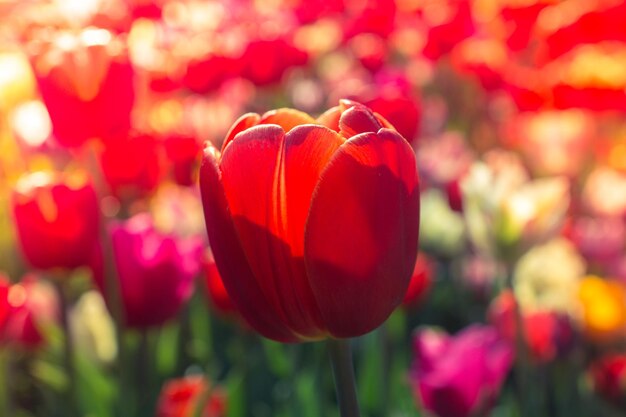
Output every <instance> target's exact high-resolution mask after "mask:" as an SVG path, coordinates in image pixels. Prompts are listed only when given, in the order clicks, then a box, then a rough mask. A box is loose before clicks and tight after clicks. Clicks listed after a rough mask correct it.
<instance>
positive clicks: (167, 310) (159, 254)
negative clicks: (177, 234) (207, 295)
mask: <svg viewBox="0 0 626 417" xmlns="http://www.w3.org/2000/svg"><path fill="white" fill-rule="evenodd" d="M111 241H112V244H113V253H114V255H115V265H116V268H117V273H118V276H119V288H120V293H121V301H122V305H123V310H124V318H125V322H126V324H127V325H128V326H130V327H136V328H145V327H150V326H158V325H161V324H163V323H165V322H166V321H167V320H169V319H171V318H173V317H174V316H175V315H176V314H178V312H179V311H180V309H181V307H182V305H183V304H184V303H185V302H187V300H188V299H189V297H191V294H192V291H193V279H194V277H195V276H196V274H197V273H198V272H199V268H200V265H199V260H200V255H201V249H202V248H201V246H200V244H199V241H198V240H193V239H190V240H186V241H183V240H179V239H175V238H174V237H172V236H166V235H163V234H161V233H159V232H158V231H156V230H155V229H154V227H153V224H152V219H151V218H150V217H149V216H148V215H147V214H140V215H136V216H135V217H132V218H131V219H130V220H128V221H126V222H125V223H122V224H115V225H113V227H112V231H111ZM97 279H98V280H99V281H100V282H99V283H98V284H99V285H100V287H101V288H104V283H103V282H102V278H101V277H98V278H97Z"/></svg>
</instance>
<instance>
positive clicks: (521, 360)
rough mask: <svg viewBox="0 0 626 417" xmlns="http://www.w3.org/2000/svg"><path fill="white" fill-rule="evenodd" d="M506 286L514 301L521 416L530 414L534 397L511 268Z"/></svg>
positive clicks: (516, 366)
mask: <svg viewBox="0 0 626 417" xmlns="http://www.w3.org/2000/svg"><path fill="white" fill-rule="evenodd" d="M506 287H507V289H508V290H509V291H511V295H512V296H513V299H514V300H515V302H514V303H513V315H514V317H515V351H516V354H515V375H516V383H517V394H518V402H519V406H520V411H521V413H522V416H526V415H532V410H533V408H534V407H533V406H532V403H533V402H534V399H533V398H532V397H531V396H530V395H529V392H528V389H529V388H530V384H532V381H530V378H529V372H530V370H531V368H530V367H531V363H530V352H529V349H528V344H527V343H526V336H525V334H524V333H525V329H524V317H523V314H522V309H521V307H520V305H519V302H518V300H517V297H516V296H515V290H514V288H513V275H512V268H507V277H506Z"/></svg>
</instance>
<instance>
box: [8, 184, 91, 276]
mask: <svg viewBox="0 0 626 417" xmlns="http://www.w3.org/2000/svg"><path fill="white" fill-rule="evenodd" d="M13 218H14V222H15V226H16V230H17V236H18V238H19V241H20V244H21V248H22V253H23V254H24V256H25V257H26V260H27V261H28V262H29V263H30V264H31V265H32V266H34V267H35V268H39V269H51V268H76V267H79V266H83V265H87V264H89V261H90V259H91V256H92V255H93V252H94V250H95V248H96V245H97V243H98V236H99V223H100V211H99V208H98V199H97V197H96V192H95V190H94V188H93V186H92V184H91V183H90V182H89V181H87V180H86V177H85V176H84V175H74V176H70V175H67V176H62V175H61V174H57V175H54V174H48V173H44V172H36V173H32V174H29V175H27V176H25V177H23V178H22V179H20V181H18V183H17V185H16V186H15V189H14V192H13Z"/></svg>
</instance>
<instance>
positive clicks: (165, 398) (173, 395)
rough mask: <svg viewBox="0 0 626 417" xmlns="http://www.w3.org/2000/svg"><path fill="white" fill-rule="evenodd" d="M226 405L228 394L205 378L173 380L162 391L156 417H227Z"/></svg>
mask: <svg viewBox="0 0 626 417" xmlns="http://www.w3.org/2000/svg"><path fill="white" fill-rule="evenodd" d="M207 394H208V397H206V399H205V396H206V395H207ZM202 401H205V403H204V404H202ZM226 403H227V398H226V393H225V392H224V391H223V390H222V389H221V388H219V387H212V386H211V385H210V383H209V381H207V380H206V379H205V378H204V377H203V376H190V377H186V378H180V379H173V380H170V381H169V382H167V383H166V384H165V385H164V386H163V389H162V390H161V394H160V396H159V401H158V403H157V410H156V417H195V416H197V417H225V416H226ZM200 407H202V409H201V410H199V408H200ZM198 412H199V413H198Z"/></svg>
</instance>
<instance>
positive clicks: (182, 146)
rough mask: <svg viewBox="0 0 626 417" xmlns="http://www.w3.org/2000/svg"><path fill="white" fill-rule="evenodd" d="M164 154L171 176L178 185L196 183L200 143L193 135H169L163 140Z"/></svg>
mask: <svg viewBox="0 0 626 417" xmlns="http://www.w3.org/2000/svg"><path fill="white" fill-rule="evenodd" d="M164 145H165V155H166V156H167V159H168V162H169V163H170V164H171V170H172V176H173V178H174V181H175V182H176V184H178V185H183V186H191V185H194V184H196V183H197V182H196V180H197V178H196V173H197V171H196V170H197V168H198V165H199V159H200V153H201V152H200V151H201V148H200V144H199V143H198V141H197V140H196V138H195V137H194V136H187V135H178V134H177V135H171V136H168V137H167V138H166V139H165V141H164Z"/></svg>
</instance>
